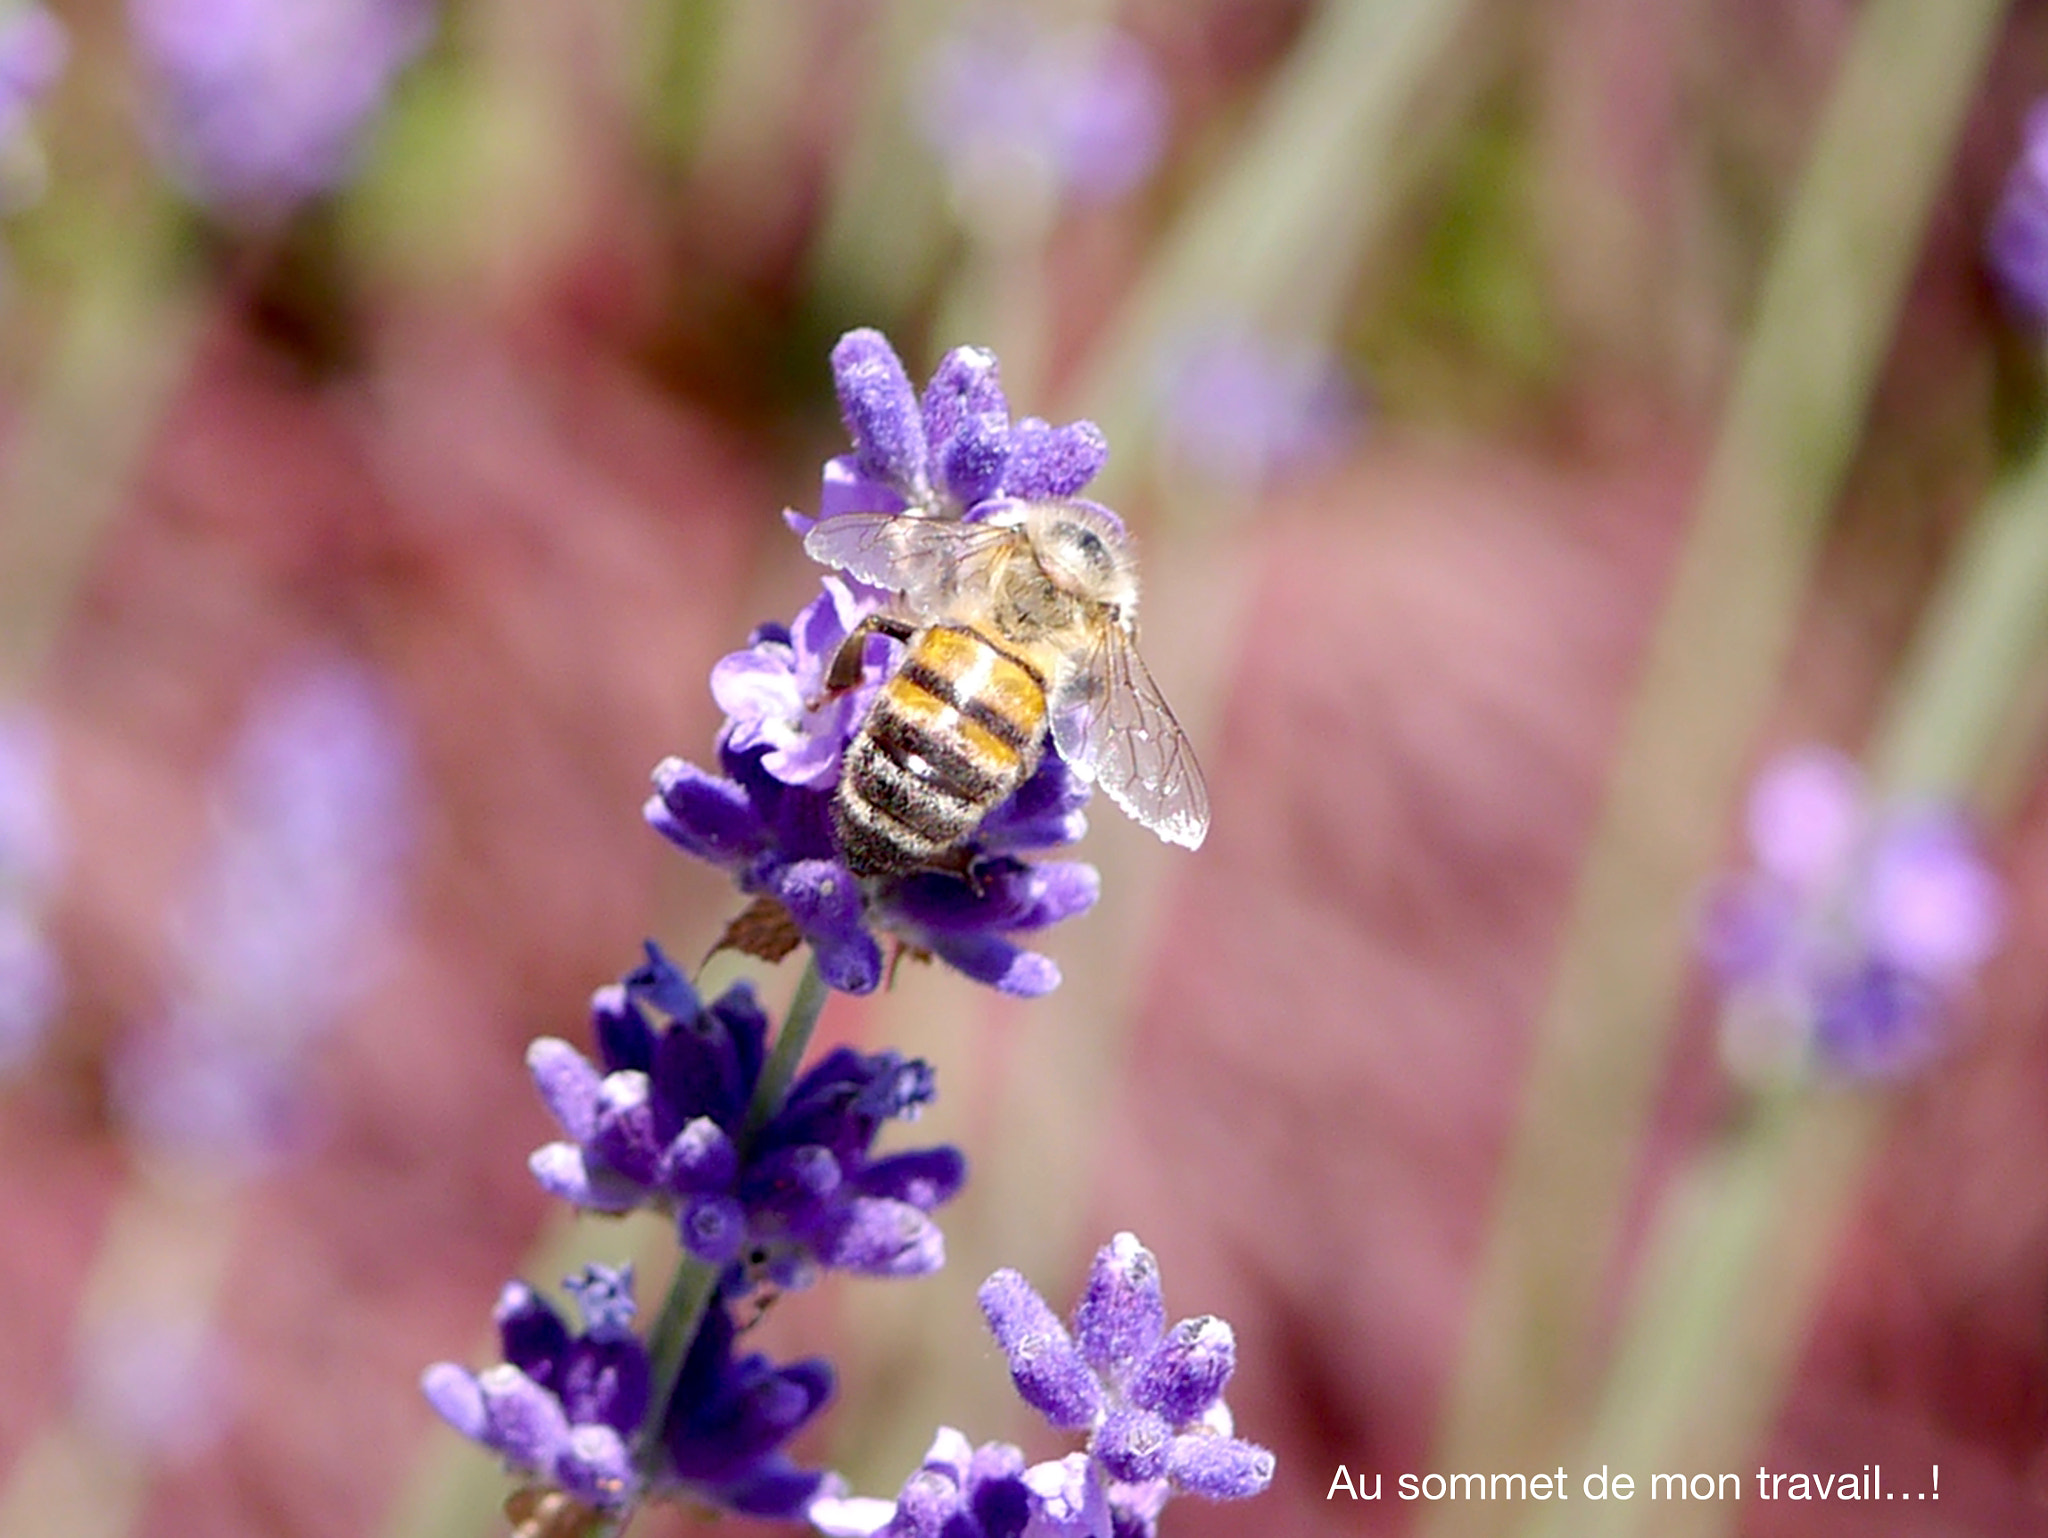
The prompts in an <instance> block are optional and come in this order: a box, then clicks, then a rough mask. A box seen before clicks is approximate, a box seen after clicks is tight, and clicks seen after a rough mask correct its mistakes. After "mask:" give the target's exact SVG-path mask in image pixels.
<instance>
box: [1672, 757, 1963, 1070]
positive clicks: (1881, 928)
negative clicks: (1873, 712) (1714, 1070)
mask: <svg viewBox="0 0 2048 1538" xmlns="http://www.w3.org/2000/svg"><path fill="white" fill-rule="evenodd" d="M1748 832H1749V844H1750V849H1751V852H1752V854H1753V855H1754V857H1755V860H1756V868H1755V869H1754V870H1753V871H1751V872H1749V873H1747V874H1745V875H1743V876H1740V877H1735V878H1731V879H1729V880H1727V881H1724V882H1723V883H1721V884H1720V885H1719V886H1718V887H1717V888H1716V889H1715V890H1714V891H1713V892H1712V893H1711V894H1710V897H1709V902H1708V906H1707V915H1706V922H1705V925H1704V932H1703V947H1704V950H1705V953H1706V957H1707V960H1708V961H1709V963H1710V964H1711V965H1712V966H1713V968H1714V970H1715V971H1716V973H1717V974H1718V975H1719V977H1720V978H1721V981H1722V984H1723V986H1724V988H1725V989H1726V992H1727V1009H1726V1011H1725V1017H1724V1019H1725V1024H1724V1038H1723V1047H1724V1050H1725V1052H1726V1054H1727V1056H1728V1059H1729V1061H1730V1064H1731V1066H1733V1067H1734V1068H1735V1069H1736V1070H1737V1071H1738V1072H1741V1073H1743V1074H1745V1075H1746V1076H1755V1075H1758V1074H1765V1073H1771V1072H1784V1071H1787V1070H1794V1069H1797V1068H1800V1067H1803V1066H1807V1065H1814V1066H1819V1067H1822V1068H1826V1069H1832V1070H1835V1071H1839V1072H1844V1073H1851V1074H1875V1075H1884V1074H1897V1073H1902V1072H1905V1071H1908V1070H1910V1069H1912V1068H1914V1067H1916V1066H1918V1065H1920V1064H1921V1063H1924V1062H1925V1061H1927V1059H1928V1058H1929V1057H1930V1056H1932V1055H1933V1053H1934V1052H1935V1051H1936V1050H1937V1049H1938V1048H1939V1046H1940V1045H1941V1041H1942V1026H1943V1024H1944V1022H1945V1021H1946V1020H1947V1019H1949V1018H1950V1017H1951V1016H1952V1014H1953V1012H1954V1009H1955V1007H1956V1005H1957V1004H1958V1003H1959V1001H1960V1000H1961V998H1962V997H1963V995H1964V994H1966V992H1967V991H1968V989H1969V987H1970V985H1971V983H1972V981H1973V979H1974V977H1975V974H1976V971H1977V969H1978V967H1980V966H1981V965H1982V964H1983V962H1984V961H1985V960H1986V959H1987V958H1988V957H1989V956H1990V954H1991V952H1992V951H1993V950H1994V949H1995V948H1996V946H1997V943H1998V937H1999V932H2000V929H2001V927H2002V923H2003V914H2004V896H2003V893H2002V891H2001V890H2000V887H1999V883H1998V879H1997V877H1996V876H1994V875H1993V874H1992V872H1991V870H1990V868H1989V867H1988V866H1987V865H1986V863H1985V861H1984V858H1983V855H1982V853H1981V852H1980V850H1979V849H1978V847H1977V844H1976V841H1975V839H1974V838H1973V837H1972V835H1971V833H1970V830H1969V829H1968V827H1967V826H1966V825H1965V823H1964V822H1963V820H1962V819H1961V817H1960V816H1959V815H1958V814H1956V813H1955V812H1953V811H1951V810H1949V809H1947V808H1943V807H1934V806H1918V807H1902V808H1894V809H1882V808H1876V807H1873V806H1872V805H1871V801H1870V796H1869V791H1868V788H1867V787H1866V785H1865V783H1864V780H1863V776H1862V773H1861V771H1860V770H1859V769H1858V768H1857V767H1856V765H1855V764H1854V763H1852V762H1850V761H1849V760H1848V759H1846V758H1844V757H1842V756H1841V755H1840V754H1837V753H1834V752H1832V751H1829V750H1826V749H1801V750H1797V751H1794V752H1791V753H1788V754H1785V755H1784V756H1782V757H1780V758H1778V759H1776V760H1774V761H1773V762H1772V763H1770V764H1769V765H1767V766H1766V768H1765V769H1764V772H1763V773H1762V774H1761V775H1760V776H1759V777H1758V779H1757V782H1756V786H1755V788H1754V790H1753V791H1752V792H1751V795H1750V801H1749V816H1748Z"/></svg>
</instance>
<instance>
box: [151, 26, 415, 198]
mask: <svg viewBox="0 0 2048 1538" xmlns="http://www.w3.org/2000/svg"><path fill="white" fill-rule="evenodd" d="M128 12H129V21H130V24H131V25H132V26H133V28H134V31H135V37H136V42H137V45H138V49H139V51H140V53H141V56H142V60H143V65H144V68H145V69H146V71H147V72H148V75H149V83H150V85H151V86H152V88H153V90H152V96H151V118H152V121H151V128H152V131H153V133H154V136H155V138H156V141H157V144H158V147H159V150H160V152H161V154H162V155H163V157H164V158H165V160H166V161H167V162H168V163H169V165H170V167H171V169H172V171H173V172H174V174H175V175H176V176H177V177H178V179H179V180H180V181H181V182H182V183H183V184H184V185H185V187H186V189H187V190H188V191H190V192H191V193H192V195H193V196H194V197H196V198H198V199H199V200H200V201H202V202H204V203H206V204H208V205H210V206H212V207H214V208H215V209H216V210H219V211H222V212H226V213H229V214H232V215H234V216H236V217H249V218H265V217H273V216H275V215H277V214H279V213H282V212H284V211H286V210H288V209H289V208H290V207H291V206H292V205H294V204H296V203H299V202H301V201H303V200H304V199H306V198H309V197H312V196H314V195H315V194H318V193H321V192H327V191H330V190H332V189H333V188H335V187H337V186H339V185H340V184H341V183H342V182H343V181H344V180H345V179H346V178H347V177H348V175H349V173H350V171H351V170H352V169H353V167H354V164H355V161H356V157H357V154H358V152H359V150H360V149H361V146H362V142H363V139H364V137H365V135H366V132H367V130H368V128H369V126H370V123H371V121H372V120H373V119H374V118H375V116H376V114H377V112H378V110H379V109H380V108H381V107H382V105H383V103H384V98H385V95H386V93H387V92H388V91H389V89H390V87H391V83H392V81H393V80H394V79H395V78H396V76H397V75H398V73H399V71H400V70H402V69H403V68H404V67H405V65H406V64H408V63H409V62H411V60H412V59H413V57H414V56H415V55H416V54H418V53H419V51H420V49H421V48H423V47H424V46H425V45H426V42H427V39H428V38H429V36H430V35H431V34H432V31H433V19H434V18H433V10H432V6H431V4H430V0H128Z"/></svg>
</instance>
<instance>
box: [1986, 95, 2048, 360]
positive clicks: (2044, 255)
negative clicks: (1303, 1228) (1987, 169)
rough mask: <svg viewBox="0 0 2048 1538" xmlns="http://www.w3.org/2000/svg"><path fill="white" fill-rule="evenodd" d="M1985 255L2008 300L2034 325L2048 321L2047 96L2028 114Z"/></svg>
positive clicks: (1987, 233)
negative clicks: (2016, 156)
mask: <svg viewBox="0 0 2048 1538" xmlns="http://www.w3.org/2000/svg"><path fill="white" fill-rule="evenodd" d="M1984 254H1985V259H1986V261H1987V262H1988V263H1989V264H1990V267H1991V272H1992V276H1993V277H1994V278H1996V279H1997V281H1998V286H1999V289H2000V290H2001V292H2002V293H2003V294H2004V295H2005V298H2006V301H2007V303H2009V304H2010V305H2011V306H2012V307H2013V309H2014V310H2015V311H2017V312H2018V313H2019V314H2020V315H2021V316H2023V317H2024V318H2025V319H2026V320H2028V321H2030V322H2031V323H2033V324H2034V325H2037V326H2039V325H2048V99H2044V100H2042V101H2039V102H2036V103H2035V104H2034V106H2033V108H2032V109H2031V110H2030V111H2029V112H2028V113H2027V117H2026V122H2025V124H2024V125H2023V127H2022V129H2021V145H2020V155H2019V159H2018V160H2017V161H2016V162H2015V163H2014V165H2013V168H2012V170H2011V172H2010V173H2009V174H2008V175H2007V177H2006V182H2005V192H2004V195H2003V196H2002V197H2001V198H2000V199H1999V203H1998V207H1997V209H1996V211H1995V212H1994V213H1993V214H1992V216H1991V225H1990V228H1989V229H1988V230H1987V231H1986V233H1985V237H1984Z"/></svg>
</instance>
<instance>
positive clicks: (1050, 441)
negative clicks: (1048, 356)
mask: <svg viewBox="0 0 2048 1538" xmlns="http://www.w3.org/2000/svg"><path fill="white" fill-rule="evenodd" d="M832 382H833V386H834V388H835V389H836V390H837V392H838V395H839V413H840V416H841V417H842V418H843V419H844V421H845V423H846V430H847V432H848V434H849V435H850V436H851V437H852V439H853V452H852V453H851V454H842V455H840V456H838V457H837V458H834V459H830V460H827V461H826V463H825V476H824V485H823V487H822V489H821V491H820V494H819V501H818V516H819V517H821V518H830V517H832V516H833V515H835V514H837V513H852V512H871V513H894V512H905V511H910V512H918V513H925V514H931V515H934V516H940V517H953V518H958V517H961V516H964V515H966V514H967V513H969V512H971V511H972V510H973V509H974V508H975V507H976V506H977V505H978V504H980V503H983V502H987V501H989V500H991V499H993V498H996V497H1014V498H1017V499H1019V500H1022V501H1042V500H1044V499H1046V498H1050V497H1071V496H1073V495H1074V494H1075V493H1076V492H1078V491H1080V490H1081V488H1082V487H1084V486H1086V485H1087V484H1088V483H1089V482H1090V481H1092V480H1093V479H1095V476H1096V474H1097V472H1098V471H1100V470H1101V469H1102V466H1103V464H1104V463H1105V462H1106V461H1107V460H1108V458H1109V444H1108V442H1107V441H1106V440H1105V439H1104V438H1103V436H1102V431H1101V429H1100V428H1098V427H1097V426H1096V425H1095V424H1094V423H1093V422H1088V421H1078V422H1069V423H1068V424H1067V425H1066V426H1064V427H1054V426H1051V425H1050V424H1049V423H1046V422H1044V421H1041V420H1040V419H1039V418H1037V417H1025V418H1023V419H1022V420H1021V421H1018V422H1014V423H1013V422H1012V421H1011V420H1010V403H1009V398H1008V397H1007V396H1005V395H1004V393H1003V385H1002V379H1001V377H1000V374H999V371H998V369H997V365H996V355H995V354H994V353H992V352H990V351H989V350H988V349H987V348H985V347H956V348H954V349H953V350H952V351H951V352H949V353H947V354H946V356H945V357H944V358H943V359H942V360H941V361H940V363H939V367H938V369H937V371H936V372H935V373H934V374H933V375H932V378H931V383H930V384H928V385H926V386H925V390H924V395H923V396H922V398H920V397H919V395H918V393H917V391H916V390H915V389H913V388H912V386H911V383H910V375H909V373H908V372H907V371H906V370H905V369H904V367H903V360H902V359H901V358H899V357H897V356H896V349H895V348H893V347H891V346H890V345H889V339H888V338H887V337H885V336H883V335H882V333H881V332H879V331H874V330H870V329H867V328H862V329H860V330H857V331H849V332H847V333H846V335H845V336H843V337H841V338H840V339H839V342H838V344H837V345H836V346H835V347H834V348H833V349H832ZM785 516H786V517H787V518H788V520H789V522H790V526H791V527H792V528H794V529H795V530H796V531H797V532H798V533H799V534H801V533H804V532H805V531H807V530H808V529H809V528H810V527H811V525H812V520H811V519H809V518H806V517H804V516H803V515H802V514H800V513H794V512H792V513H789V514H787V515H785Z"/></svg>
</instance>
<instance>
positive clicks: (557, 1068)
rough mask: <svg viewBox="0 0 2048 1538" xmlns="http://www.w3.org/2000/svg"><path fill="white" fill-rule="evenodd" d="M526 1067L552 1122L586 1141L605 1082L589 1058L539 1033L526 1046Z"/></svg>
mask: <svg viewBox="0 0 2048 1538" xmlns="http://www.w3.org/2000/svg"><path fill="white" fill-rule="evenodd" d="M620 992H621V996H622V997H623V990H620ZM526 1070H527V1072H528V1073H530V1074H532V1075H533V1087H534V1088H535V1089H537V1090H539V1091H540V1099H541V1104H542V1105H544V1106H546V1107H547V1110H548V1114H549V1115H550V1116H552V1117H554V1119H555V1125H557V1126H558V1127H560V1128H561V1129H562V1130H563V1131H564V1132H566V1133H568V1134H569V1136H570V1137H572V1138H574V1139H575V1140H576V1141H577V1142H579V1143H587V1142H589V1141H590V1139H591V1137H592V1136H593V1135H594V1134H595V1133H596V1131H597V1105H598V1098H599V1095H600V1094H601V1093H602V1090H603V1086H604V1080H603V1079H602V1078H601V1077H600V1076H599V1074H598V1072H597V1070H596V1069H595V1068H593V1067H591V1065H590V1060H589V1059H588V1058H586V1057H585V1056H584V1055H583V1054H582V1053H581V1052H578V1051H577V1050H576V1049H575V1048H574V1047H572V1046H570V1045H569V1043H567V1042H566V1041H563V1040H561V1039H560V1038H558V1037H554V1036H541V1037H538V1038H536V1039H535V1040H534V1041H533V1042H532V1043H531V1044H530V1045H529V1046H528V1047H527V1049H526Z"/></svg>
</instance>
